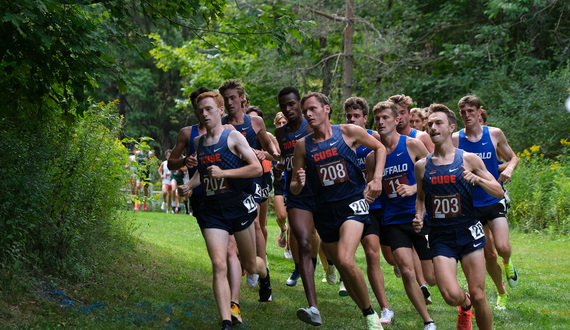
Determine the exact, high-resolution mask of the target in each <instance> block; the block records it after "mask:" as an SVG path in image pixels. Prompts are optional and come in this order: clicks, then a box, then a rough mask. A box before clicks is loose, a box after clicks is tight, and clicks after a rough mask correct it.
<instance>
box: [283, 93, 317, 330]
mask: <svg viewBox="0 0 570 330" xmlns="http://www.w3.org/2000/svg"><path fill="white" fill-rule="evenodd" d="M300 100H301V96H300V95H299V91H298V90H297V89H296V88H294V87H285V88H283V89H282V90H281V91H279V95H278V101H279V108H280V110H281V112H282V113H283V114H284V115H285V118H287V123H286V124H285V125H283V126H281V127H280V128H277V130H276V131H275V137H276V138H277V141H278V142H279V149H281V160H280V161H279V163H278V164H277V165H276V171H279V169H281V168H282V169H283V170H284V171H285V173H286V174H285V196H286V199H285V206H286V207H287V217H288V218H289V225H290V228H291V232H292V234H293V235H291V236H290V243H289V244H290V247H291V250H292V254H293V256H294V259H297V262H296V263H295V270H294V271H293V273H292V274H291V277H289V279H288V280H287V282H286V284H287V285H288V286H294V285H296V284H297V280H298V278H299V275H300V276H301V280H302V281H303V288H304V289H305V296H306V297H307V302H308V303H309V307H308V308H299V309H298V310H297V317H298V318H299V319H300V320H301V321H303V322H306V323H309V324H311V325H315V326H318V325H321V323H322V320H321V314H320V312H319V310H318V306H317V294H316V291H315V266H314V261H313V258H316V256H317V253H316V252H315V250H317V251H318V248H319V245H320V244H319V243H320V242H319V240H318V235H317V234H316V230H315V227H314V224H313V211H314V207H315V201H314V197H313V192H312V190H311V187H310V186H309V185H306V186H305V187H304V188H303V189H302V191H300V192H298V193H297V194H291V179H292V177H293V154H294V151H295V145H296V143H297V140H298V139H300V138H302V137H304V136H306V135H307V134H309V133H310V132H312V128H310V127H309V126H308V122H307V120H305V118H304V117H303V115H302V113H301V103H300Z"/></svg>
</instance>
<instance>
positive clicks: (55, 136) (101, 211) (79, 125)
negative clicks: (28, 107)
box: [0, 103, 130, 282]
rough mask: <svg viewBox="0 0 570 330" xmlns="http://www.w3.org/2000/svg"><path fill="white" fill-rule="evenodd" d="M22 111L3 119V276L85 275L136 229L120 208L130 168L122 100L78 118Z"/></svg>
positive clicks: (0, 207)
mask: <svg viewBox="0 0 570 330" xmlns="http://www.w3.org/2000/svg"><path fill="white" fill-rule="evenodd" d="M21 117H22V115H21V114H14V115H12V116H10V117H4V118H2V123H1V124H0V148H1V149H2V150H3V157H2V158H0V168H1V174H2V177H3V179H2V182H3V189H4V194H3V198H2V203H1V204H0V214H2V219H1V221H0V231H1V232H2V233H3V234H2V235H1V236H0V249H1V250H2V251H5V253H2V254H1V255H0V272H1V273H2V274H6V275H7V277H5V278H3V281H8V282H9V281H12V280H19V277H20V276H21V275H22V274H26V273H27V274H33V275H34V276H41V275H42V274H57V275H58V276H68V277H76V278H84V277H86V276H88V275H90V274H91V273H92V272H93V270H94V268H95V267H96V265H97V264H98V262H99V259H100V258H101V257H103V256H105V255H108V253H109V251H111V250H113V249H115V248H116V247H117V246H119V245H121V244H124V242H125V241H126V240H128V236H127V234H128V233H129V231H130V229H129V227H130V225H129V224H130V222H129V221H126V217H125V216H124V215H123V214H122V213H121V212H120V211H119V208H120V207H121V206H122V205H123V204H124V202H125V200H124V197H123V195H122V193H121V192H120V188H122V187H124V186H126V185H127V182H128V173H127V172H126V171H125V170H124V164H125V163H126V159H127V151H126V149H125V148H124V147H123V145H122V144H121V143H120V142H119V141H118V140H117V136H118V134H119V132H120V129H121V125H120V120H119V117H118V116H117V115H116V103H110V104H103V103H100V104H98V105H93V106H92V107H91V108H89V109H88V110H87V111H86V112H85V113H84V115H82V116H78V117H77V118H76V120H75V123H74V124H72V125H71V126H69V124H68V123H67V122H66V121H65V120H64V119H62V118H61V117H58V116H56V115H55V114H52V115H47V114H46V115H44V116H41V117H34V116H27V118H26V120H25V121H24V122H21V121H20V119H21ZM14 127H18V130H15V129H14Z"/></svg>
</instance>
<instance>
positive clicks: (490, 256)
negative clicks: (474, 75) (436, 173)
mask: <svg viewBox="0 0 570 330" xmlns="http://www.w3.org/2000/svg"><path fill="white" fill-rule="evenodd" d="M459 109H460V111H459V112H460V115H461V119H462V120H463V123H464V124H465V129H462V130H460V131H459V132H456V133H454V134H453V137H452V139H453V145H454V146H456V147H458V148H461V149H463V150H465V151H469V152H472V153H474V154H476V155H477V156H479V158H481V159H482V160H483V163H484V164H485V166H486V167H487V170H488V171H489V172H490V173H491V174H492V175H493V176H494V177H495V180H498V182H501V183H503V182H505V183H506V182H509V180H510V178H511V175H512V172H513V170H514V169H515V168H516V167H517V165H518V158H517V156H516V155H515V153H514V152H513V150H512V149H511V147H510V146H509V143H508V142H507V138H506V137H505V134H503V132H502V131H501V130H500V129H499V128H496V127H489V126H483V125H481V122H480V120H481V112H482V109H481V101H480V100H479V99H478V98H477V97H476V96H472V95H469V96H465V97H463V98H462V99H461V100H460V101H459ZM501 157H502V158H504V159H505V161H506V164H507V165H506V166H505V168H504V170H503V171H502V172H501V173H499V166H498V164H499V161H500V159H501ZM473 195H474V201H473V204H474V205H475V215H476V218H477V219H478V220H479V221H481V223H482V224H483V226H484V229H485V235H486V236H487V244H486V245H485V260H486V266H487V272H488V273H489V275H490V276H491V278H492V279H493V282H494V283H495V287H496V288H497V303H496V305H495V308H496V309H505V308H506V304H507V299H508V294H507V291H506V289H505V286H504V284H503V281H502V271H501V266H500V265H499V263H498V258H497V253H498V254H499V256H501V258H502V262H503V267H504V269H505V275H506V278H507V282H508V283H509V285H510V286H511V287H515V286H516V285H517V283H518V274H517V271H516V270H515V267H514V266H513V262H512V259H511V253H512V248H511V244H510V241H509V224H508V222H507V201H506V200H505V199H504V198H501V199H498V198H495V197H493V196H491V195H489V194H488V193H486V192H485V191H484V190H483V189H482V188H481V187H474V189H473ZM495 249H496V250H497V253H495Z"/></svg>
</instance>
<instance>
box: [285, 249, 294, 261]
mask: <svg viewBox="0 0 570 330" xmlns="http://www.w3.org/2000/svg"><path fill="white" fill-rule="evenodd" d="M283 255H284V256H285V259H293V255H292V254H291V250H289V249H285V252H284V253H283Z"/></svg>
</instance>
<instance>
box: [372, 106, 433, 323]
mask: <svg viewBox="0 0 570 330" xmlns="http://www.w3.org/2000/svg"><path fill="white" fill-rule="evenodd" d="M373 114H374V123H375V124H376V129H377V130H378V133H379V135H380V138H381V141H382V144H383V145H384V147H386V153H387V155H386V164H385V165H384V173H383V175H382V184H383V187H382V194H381V196H380V201H381V203H382V209H383V210H384V217H383V222H382V227H381V230H382V238H383V240H384V242H383V244H386V243H387V244H388V245H390V248H391V250H392V254H393V256H394V259H395V262H396V264H397V266H398V267H399V269H400V271H401V274H402V282H403V283H404V288H405V290H406V294H407V295H408V298H409V299H410V301H411V302H412V304H413V305H414V307H415V308H416V310H417V311H418V313H419V314H420V317H421V318H422V319H423V322H424V329H426V330H430V329H435V325H434V323H433V320H432V318H431V317H430V315H429V313H428V311H427V307H426V302H425V300H424V295H423V293H422V290H420V287H419V286H418V285H417V284H416V274H415V272H416V267H415V265H414V261H413V254H414V250H413V248H415V251H417V254H418V255H419V257H420V259H421V264H420V265H419V266H417V268H420V269H421V268H422V266H424V267H426V268H428V267H429V266H430V265H431V253H430V251H429V248H428V246H427V238H426V236H427V234H428V232H429V230H428V228H425V229H424V230H422V232H421V233H416V232H415V231H414V228H413V225H412V222H413V220H414V216H415V203H416V188H417V187H416V180H415V177H414V171H413V169H414V164H415V162H416V161H417V160H419V159H421V158H423V157H425V156H426V155H427V154H428V152H427V150H426V148H425V146H424V145H423V143H422V142H421V141H419V140H418V139H413V138H410V137H407V136H405V135H400V134H398V132H397V131H396V125H397V124H398V121H399V116H398V111H397V109H396V105H395V104H394V103H392V102H390V101H386V102H379V103H378V104H376V105H375V106H374V109H373ZM374 161H375V160H374V155H373V154H370V155H369V156H368V158H367V168H368V172H369V173H371V172H372V171H373V170H374V166H375V162H374ZM387 238H388V239H387ZM386 241H387V242H386ZM434 281H435V280H434Z"/></svg>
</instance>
